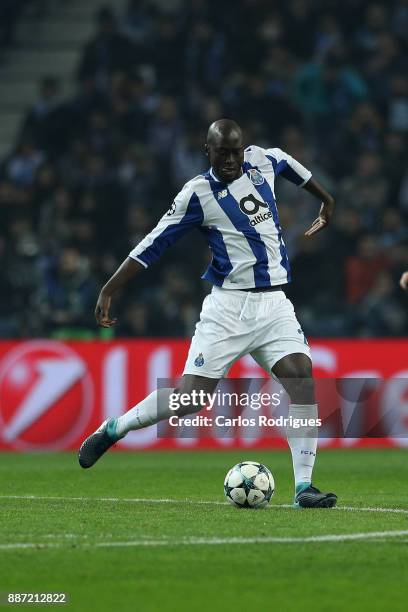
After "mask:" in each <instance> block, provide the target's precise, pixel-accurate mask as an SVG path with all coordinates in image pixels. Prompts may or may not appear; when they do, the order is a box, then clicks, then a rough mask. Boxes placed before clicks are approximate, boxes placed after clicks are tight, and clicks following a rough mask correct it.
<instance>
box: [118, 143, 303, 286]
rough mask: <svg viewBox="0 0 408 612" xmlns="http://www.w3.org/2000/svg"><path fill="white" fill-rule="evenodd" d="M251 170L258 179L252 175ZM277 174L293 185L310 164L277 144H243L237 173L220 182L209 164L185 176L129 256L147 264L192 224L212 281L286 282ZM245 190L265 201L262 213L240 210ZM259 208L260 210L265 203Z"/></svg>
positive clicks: (241, 283)
mask: <svg viewBox="0 0 408 612" xmlns="http://www.w3.org/2000/svg"><path fill="white" fill-rule="evenodd" d="M251 171H252V173H251ZM253 172H257V173H258V174H257V177H258V179H259V178H260V180H258V181H253V180H251V179H253ZM279 174H281V175H282V176H283V177H284V178H285V179H287V180H289V181H291V182H293V183H294V184H295V185H298V186H302V185H304V184H305V183H306V182H307V181H308V180H309V179H310V177H311V173H310V172H309V170H307V169H306V168H305V167H304V166H302V165H301V164H300V163H299V162H297V161H296V160H294V159H293V158H292V157H291V156H290V155H287V154H286V153H284V152H283V151H281V150H280V149H262V148H260V147H257V146H251V147H248V149H246V151H245V162H244V165H243V174H242V176H241V177H240V178H238V179H236V180H235V181H233V182H232V183H228V184H226V183H222V182H221V181H219V180H218V179H217V177H216V176H215V174H214V173H213V171H212V170H210V171H209V172H207V173H205V174H204V175H200V176H197V177H195V178H194V179H192V180H191V181H189V182H188V183H187V184H186V185H185V186H184V188H183V189H182V191H181V192H180V193H179V194H178V196H177V197H176V199H175V201H174V204H173V206H172V207H171V209H170V210H169V211H168V213H166V214H164V215H163V217H162V218H161V219H160V221H159V223H158V224H157V226H156V228H155V229H154V230H153V231H152V232H150V234H148V236H146V238H145V239H144V240H142V242H140V243H139V244H138V245H137V246H136V247H135V248H134V249H133V250H132V251H131V253H130V254H129V256H130V257H132V258H134V259H136V260H137V261H139V262H140V263H142V264H143V265H144V266H146V267H148V266H150V265H151V264H153V263H154V262H155V261H157V260H158V259H159V258H160V256H161V255H162V253H163V252H164V250H165V249H166V248H168V247H169V246H171V245H172V244H173V243H174V242H175V241H177V240H178V239H179V238H181V236H183V235H184V234H186V233H187V232H189V231H190V230H192V229H194V228H197V229H199V230H200V231H201V233H202V234H203V236H204V237H205V238H206V240H207V243H208V245H209V248H210V249H211V252H212V261H211V264H210V265H209V266H208V268H207V270H206V271H205V273H204V275H203V277H202V278H204V279H206V280H208V281H209V282H211V283H212V284H214V285H217V286H222V287H225V288H227V289H228V288H229V289H248V288H253V287H269V286H272V285H281V284H285V283H287V282H289V281H290V268H289V260H288V256H287V252H286V247H285V243H284V241H283V237H282V229H281V227H280V224H279V217H278V210H277V205H276V199H275V194H274V180H275V177H276V176H277V175H279ZM258 183H259V184H258ZM248 196H252V197H254V198H256V200H258V201H260V202H262V203H264V204H267V207H268V209H267V210H269V211H270V213H269V216H268V217H267V218H264V217H263V216H262V217H259V216H256V214H247V213H246V212H244V211H243V210H241V208H240V205H239V203H240V201H241V199H242V198H245V197H248ZM260 210H262V212H265V207H262V209H260Z"/></svg>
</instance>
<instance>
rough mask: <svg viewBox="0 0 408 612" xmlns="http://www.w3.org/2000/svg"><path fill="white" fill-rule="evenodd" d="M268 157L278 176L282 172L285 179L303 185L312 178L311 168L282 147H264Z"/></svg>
mask: <svg viewBox="0 0 408 612" xmlns="http://www.w3.org/2000/svg"><path fill="white" fill-rule="evenodd" d="M264 151H265V155H266V157H267V159H268V160H269V161H270V162H271V164H272V167H273V171H274V172H275V175H276V176H277V175H278V174H280V175H281V176H283V177H284V178H285V179H287V180H288V181H290V182H291V183H294V184H295V185H298V187H303V185H305V184H306V183H307V181H308V180H309V179H310V178H311V176H312V173H311V172H310V170H308V169H307V168H305V167H304V166H302V164H301V163H299V162H298V161H296V159H293V157H292V156H291V155H289V154H288V153H285V151H282V149H264Z"/></svg>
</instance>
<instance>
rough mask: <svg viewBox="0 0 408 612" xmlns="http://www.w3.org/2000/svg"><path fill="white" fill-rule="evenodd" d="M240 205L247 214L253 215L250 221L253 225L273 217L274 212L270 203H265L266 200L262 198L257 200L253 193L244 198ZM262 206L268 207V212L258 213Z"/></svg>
mask: <svg viewBox="0 0 408 612" xmlns="http://www.w3.org/2000/svg"><path fill="white" fill-rule="evenodd" d="M239 207H240V209H241V211H242V212H243V213H244V214H245V215H248V216H249V217H252V219H251V220H250V222H249V223H250V225H252V226H254V225H258V223H262V221H265V220H266V219H270V218H271V217H272V212H271V211H270V210H269V206H268V204H265V202H262V201H261V200H257V199H256V197H255V196H254V195H252V194H250V195H247V196H245V197H244V198H242V199H241V200H240V202H239ZM260 208H266V209H267V210H268V212H261V213H259V214H258V212H259V209H260ZM253 215H255V216H253Z"/></svg>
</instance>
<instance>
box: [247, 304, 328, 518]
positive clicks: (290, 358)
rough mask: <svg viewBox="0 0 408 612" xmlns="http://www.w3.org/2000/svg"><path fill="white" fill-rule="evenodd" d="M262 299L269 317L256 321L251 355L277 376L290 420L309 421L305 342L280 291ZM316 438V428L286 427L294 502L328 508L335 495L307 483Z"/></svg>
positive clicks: (312, 416) (311, 407) (310, 385)
mask: <svg viewBox="0 0 408 612" xmlns="http://www.w3.org/2000/svg"><path fill="white" fill-rule="evenodd" d="M266 299H267V301H269V302H270V306H269V308H263V312H264V313H266V314H267V313H268V312H269V317H263V319H264V320H263V321H260V332H261V333H260V340H259V342H257V346H256V349H255V350H254V351H251V354H252V356H253V357H254V359H255V360H256V361H257V362H258V363H259V365H261V367H262V368H263V369H265V371H267V372H268V373H272V375H273V376H274V377H276V378H277V379H279V381H280V382H281V384H282V386H283V387H284V388H285V390H286V391H287V393H288V395H289V398H290V406H289V415H288V416H289V417H291V418H292V420H293V419H302V420H303V419H307V420H308V421H309V423H311V422H313V420H316V419H317V418H318V409H317V404H316V399H315V393H314V382H313V374H312V361H311V354H310V348H309V345H308V343H307V341H306V339H305V337H304V334H303V331H302V329H301V327H300V325H299V322H298V321H297V318H296V315H295V312H294V308H293V305H292V303H291V302H290V300H288V299H287V298H286V296H285V295H284V294H282V295H280V296H279V295H278V296H276V297H275V296H271V297H269V296H268V297H267V298H266ZM264 302H265V299H264ZM292 422H293V421H292ZM302 422H303V423H304V422H305V421H302ZM317 437H318V431H317V427H313V426H306V427H300V428H295V427H288V428H287V438H288V444H289V447H290V450H291V454H292V461H293V471H294V478H295V502H296V505H300V506H307V507H331V506H333V505H335V503H336V499H337V498H336V496H335V495H334V494H332V493H328V494H326V493H320V492H319V491H318V490H317V489H315V488H314V487H312V486H311V482H312V473H313V467H314V463H315V459H316V452H317Z"/></svg>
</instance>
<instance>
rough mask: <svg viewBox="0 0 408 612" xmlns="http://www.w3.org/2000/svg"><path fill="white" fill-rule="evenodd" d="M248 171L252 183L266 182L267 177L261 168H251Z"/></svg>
mask: <svg viewBox="0 0 408 612" xmlns="http://www.w3.org/2000/svg"><path fill="white" fill-rule="evenodd" d="M248 172H249V178H250V179H251V183H252V184H253V185H262V183H264V182H265V177H263V176H262V174H261V173H260V172H259V170H256V168H251V169H250V170H248Z"/></svg>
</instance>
